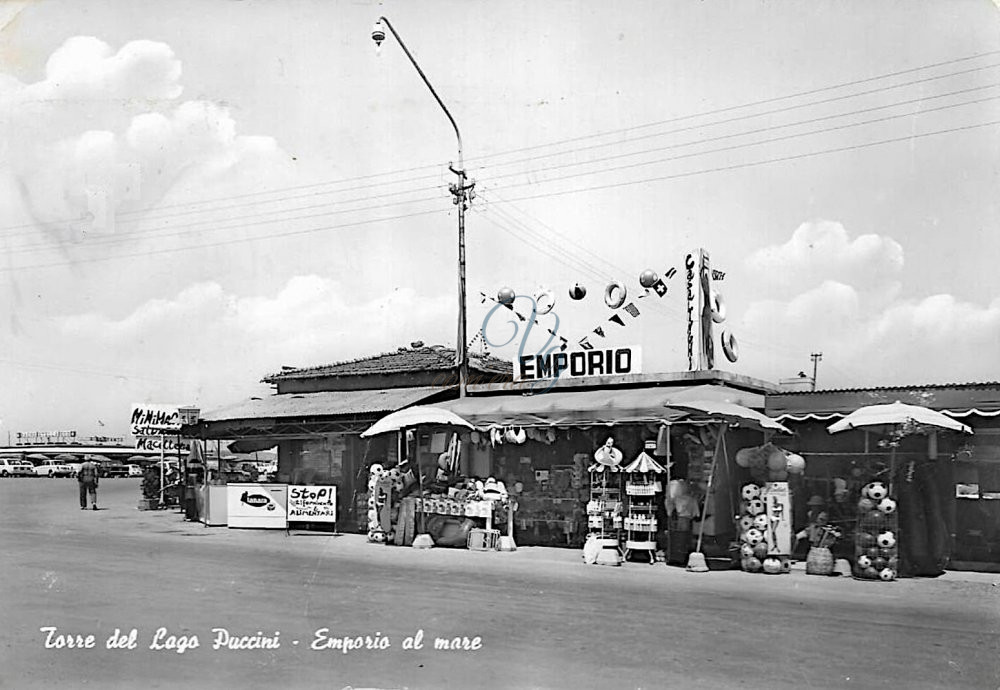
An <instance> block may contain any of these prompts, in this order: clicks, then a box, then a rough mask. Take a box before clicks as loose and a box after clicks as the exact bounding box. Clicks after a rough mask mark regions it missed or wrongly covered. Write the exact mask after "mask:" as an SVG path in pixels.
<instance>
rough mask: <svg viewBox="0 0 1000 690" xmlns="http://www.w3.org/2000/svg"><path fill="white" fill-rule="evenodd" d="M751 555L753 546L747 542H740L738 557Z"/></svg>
mask: <svg viewBox="0 0 1000 690" xmlns="http://www.w3.org/2000/svg"><path fill="white" fill-rule="evenodd" d="M751 556H753V547H752V546H750V545H749V544H746V543H744V544H742V545H741V546H740V558H750V557H751Z"/></svg>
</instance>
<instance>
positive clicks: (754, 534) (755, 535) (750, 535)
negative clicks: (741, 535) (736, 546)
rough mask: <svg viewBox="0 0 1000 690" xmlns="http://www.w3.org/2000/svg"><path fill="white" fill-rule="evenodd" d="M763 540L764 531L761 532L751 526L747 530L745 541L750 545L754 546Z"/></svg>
mask: <svg viewBox="0 0 1000 690" xmlns="http://www.w3.org/2000/svg"><path fill="white" fill-rule="evenodd" d="M762 541H764V533H763V532H761V531H760V530H759V529H757V528H756V527H751V528H750V529H748V530H747V536H746V542H747V543H748V544H750V545H751V546H756V545H757V544H759V543H761V542H762Z"/></svg>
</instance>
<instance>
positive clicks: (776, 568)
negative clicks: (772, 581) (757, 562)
mask: <svg viewBox="0 0 1000 690" xmlns="http://www.w3.org/2000/svg"><path fill="white" fill-rule="evenodd" d="M761 567H762V568H763V569H764V572H765V573H767V574H768V575H777V574H778V573H780V572H781V560H780V559H777V558H774V557H771V558H765V559H764V562H763V563H762V564H761Z"/></svg>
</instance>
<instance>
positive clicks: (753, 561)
mask: <svg viewBox="0 0 1000 690" xmlns="http://www.w3.org/2000/svg"><path fill="white" fill-rule="evenodd" d="M761 566H762V564H761V562H760V559H759V558H754V557H753V556H751V557H750V558H747V559H746V560H745V561H744V562H743V569H744V570H746V571H747V572H748V573H756V572H758V571H759V570H760V569H761Z"/></svg>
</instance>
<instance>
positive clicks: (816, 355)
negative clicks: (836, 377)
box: [809, 352, 823, 390]
mask: <svg viewBox="0 0 1000 690" xmlns="http://www.w3.org/2000/svg"><path fill="white" fill-rule="evenodd" d="M809 358H810V359H812V361H813V379H812V389H813V390H816V370H817V369H818V368H819V363H820V360H822V359H823V353H822V352H814V353H812V354H811V355H809Z"/></svg>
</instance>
